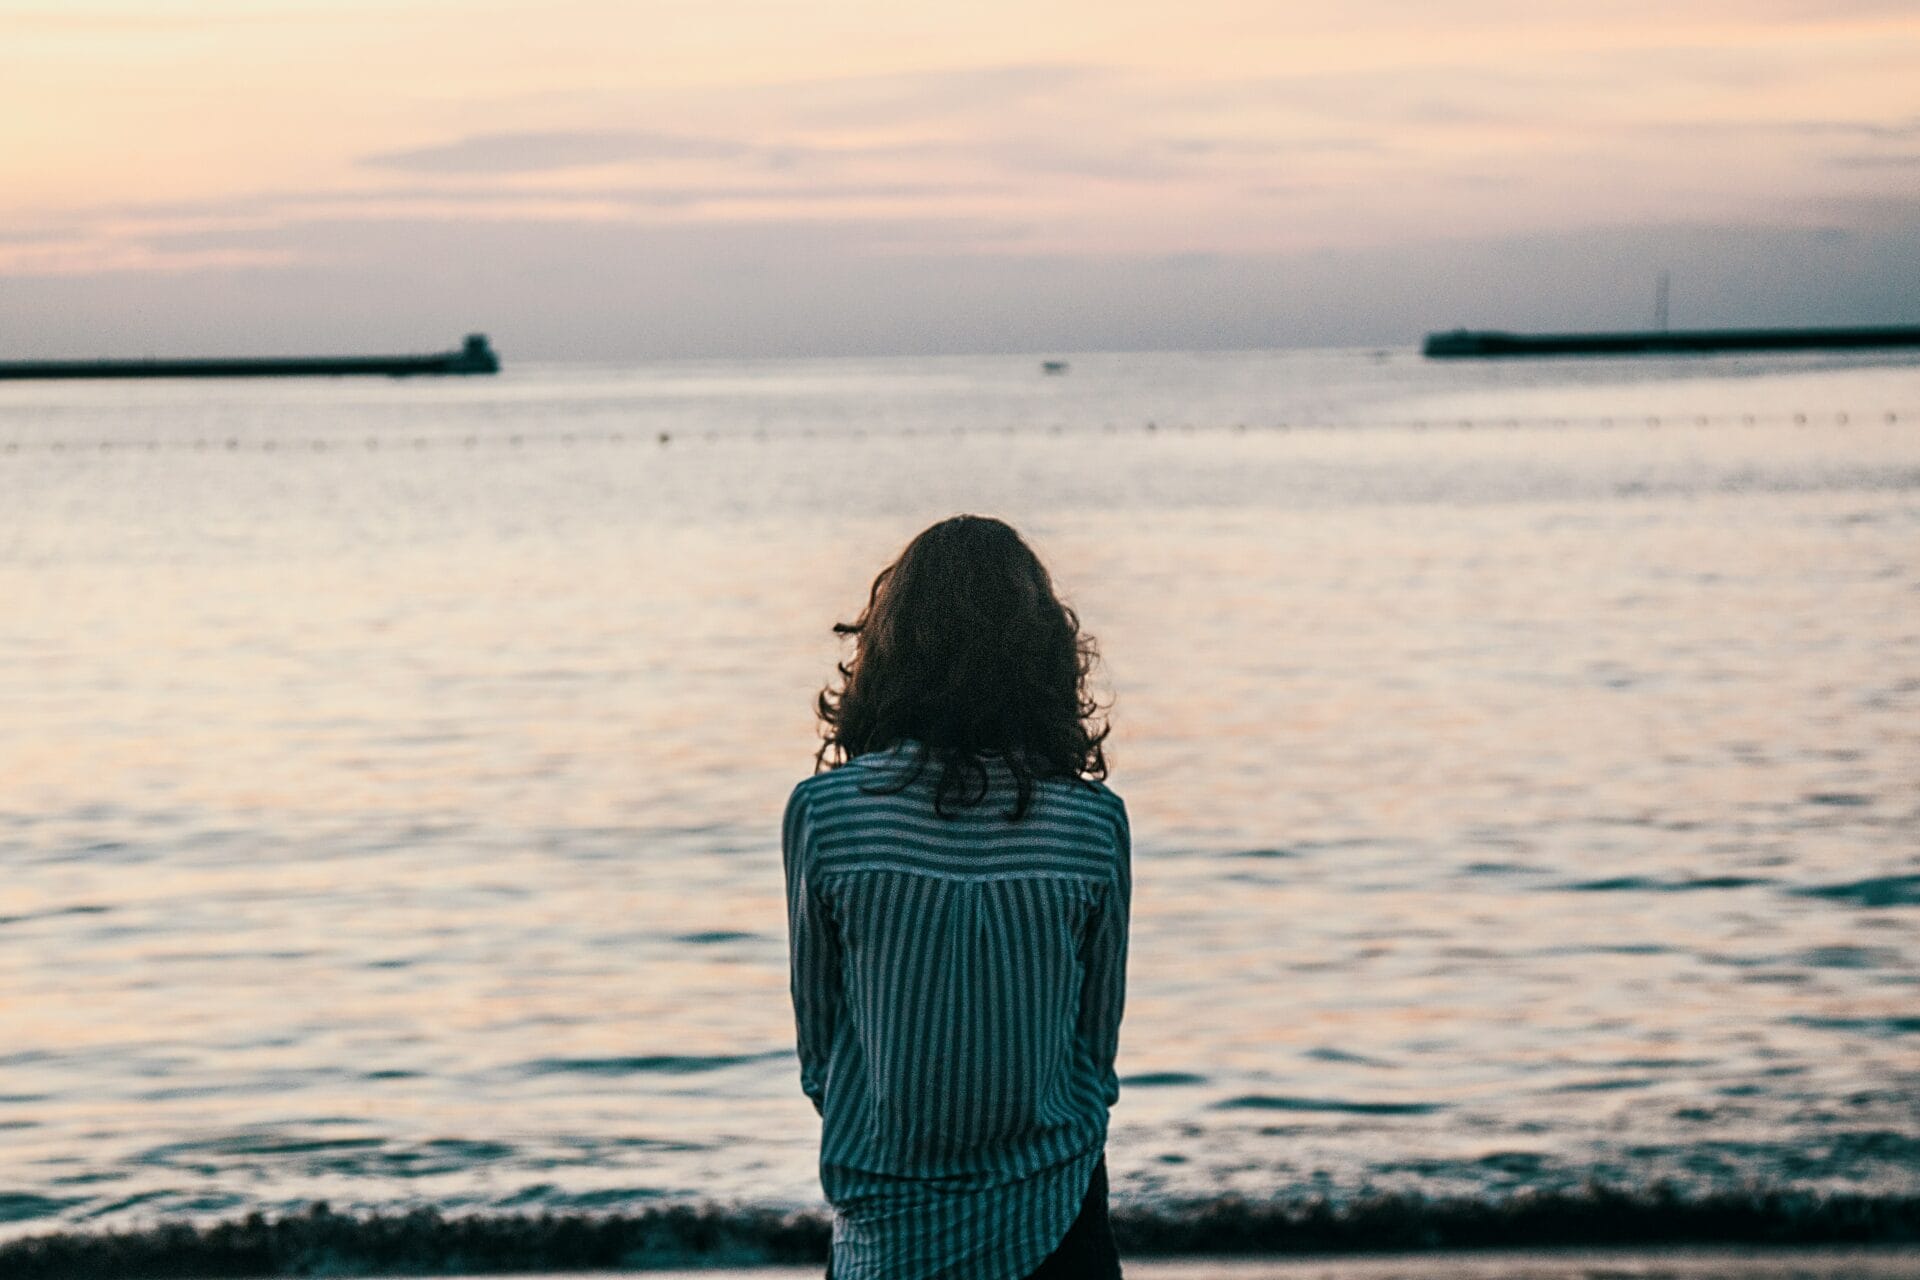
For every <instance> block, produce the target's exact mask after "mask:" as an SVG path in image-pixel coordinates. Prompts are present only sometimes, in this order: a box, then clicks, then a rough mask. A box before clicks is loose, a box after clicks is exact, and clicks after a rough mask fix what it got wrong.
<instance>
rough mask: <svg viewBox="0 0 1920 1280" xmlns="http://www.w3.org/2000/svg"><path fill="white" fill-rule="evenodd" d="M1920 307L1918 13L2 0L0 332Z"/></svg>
mask: <svg viewBox="0 0 1920 1280" xmlns="http://www.w3.org/2000/svg"><path fill="white" fill-rule="evenodd" d="M1662 270H1666V271H1669V272H1671V275H1672V281H1673V284H1672V319H1673V323H1674V325H1675V326H1676V327H1688V326H1696V325H1698V326H1706V325H1743V324H1848V323H1862V324H1867V323H1901V322H1906V323H1920V4H1916V3H1915V0H1886V2H1875V0H1599V2H1596V3H1591V4H1582V5H1565V4H1555V3H1552V2H1551V0H1449V2H1448V3H1445V4H1440V3H1434V2H1433V0H1342V3H1339V4H1329V3H1324V2H1322V3H1314V4H1308V3H1292V2H1289V0H1266V2H1264V3H1257V2H1248V0H1181V2H1180V3H1177V4H1176V3H1171V2H1170V0H1162V2H1160V3H1152V4H1143V3H1136V2H1135V0H1100V2H1099V3H1091V2H1085V0H1061V2H1057V3H1047V2H1044V0H1043V2H1042V3H1033V2H1032V0H1026V2H1023V3H1015V2H1013V0H625V2H614V0H541V2H540V3H528V2H524V0H392V2H390V3H384V4H373V3H362V2H360V0H304V2H293V0H244V2H240V0H139V2H137V3H131V2H126V0H38V2H37V3H35V2H29V3H17V2H15V0H0V358H6V357H7V356H10V355H14V354H16V353H17V354H18V355H21V356H92V355H143V354H200V353H206V354H222V353H228V352H233V353H257V352H277V351H286V352H294V351H302V352H305V351H312V352H333V351H362V350H365V351H385V350H397V351H407V350H434V349H440V348H443V347H448V346H451V345H454V344H455V343H456V342H457V340H458V338H459V337H460V336H461V335H462V334H464V333H466V332H467V331H469V330H474V329H483V330H486V331H487V332H489V333H490V334H492V336H493V337H494V340H495V343H496V345H497V346H498V347H499V348H500V349H501V351H502V354H503V356H504V357H506V358H507V359H509V360H510V361H511V360H512V359H515V358H523V359H535V360H624V359H646V358H681V357H706V356H763V355H764V356H806V355H858V354H892V353H944V352H956V353H960V352H985V351H1025V352H1032V351H1050V350H1059V351H1066V352H1071V351H1091V350H1143V349H1217V348H1248V347H1276V346H1384V345H1395V344H1404V343H1411V342H1414V341H1417V340H1418V338H1419V337H1420V335H1421V334H1422V333H1424V332H1425V331H1427V330H1429V329H1441V328H1452V327H1455V326H1459V325H1468V326H1475V327H1490V328H1491V327H1504V328H1513V329H1543V328H1609V327H1610V328H1622V327H1635V326H1643V325H1646V324H1648V323H1649V322H1650V321H1651V319H1652V316H1653V295H1654V280H1655V278H1656V277H1657V276H1658V274H1659V273H1660V272H1661V271H1662Z"/></svg>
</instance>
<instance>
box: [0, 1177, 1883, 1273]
mask: <svg viewBox="0 0 1920 1280" xmlns="http://www.w3.org/2000/svg"><path fill="white" fill-rule="evenodd" d="M1112 1216H1113V1226H1114V1234H1115V1237H1116V1239H1117V1241H1118V1243H1119V1246H1120V1252H1121V1256H1122V1257H1123V1258H1127V1259H1133V1260H1135V1261H1138V1262H1140V1266H1141V1268H1142V1274H1144V1275H1149V1276H1157V1275H1161V1274H1164V1275H1166V1276H1167V1277H1170V1278H1171V1277H1175V1276H1180V1275H1191V1276H1193V1277H1195V1280H1199V1278H1201V1277H1207V1276H1215V1275H1221V1276H1224V1275H1227V1274H1230V1271H1229V1270H1223V1269H1222V1268H1226V1267H1228V1264H1229V1262H1230V1260H1235V1259H1238V1260H1247V1259H1252V1260H1254V1261H1255V1262H1256V1263H1257V1264H1258V1266H1260V1267H1264V1268H1266V1270H1264V1271H1256V1272H1249V1273H1246V1274H1249V1275H1252V1274H1261V1275H1265V1274H1272V1275H1287V1276H1300V1277H1307V1276H1313V1275H1324V1276H1327V1277H1331V1278H1335V1280H1338V1278H1343V1277H1365V1276H1379V1277H1387V1276H1403V1275H1404V1276H1411V1275H1416V1274H1436V1275H1447V1276H1462V1277H1468V1276H1480V1275H1484V1276H1487V1277H1490V1278H1495V1280H1498V1278H1501V1277H1506V1276H1509V1275H1517V1274H1521V1273H1518V1272H1514V1271H1513V1270H1512V1269H1511V1268H1509V1269H1508V1270H1500V1269H1498V1268H1500V1267H1505V1266H1508V1264H1507V1263H1505V1262H1501V1261H1499V1258H1501V1257H1506V1256H1508V1255H1514V1256H1524V1257H1526V1258H1528V1259H1530V1260H1532V1263H1530V1264H1529V1265H1530V1266H1532V1264H1533V1263H1538V1262H1539V1261H1540V1260H1541V1259H1548V1258H1553V1259H1561V1260H1568V1259H1577V1258H1578V1257H1579V1256H1580V1255H1583V1254H1592V1253H1596V1252H1600V1253H1605V1254H1607V1255H1608V1256H1610V1257H1612V1256H1617V1257H1620V1258H1625V1259H1629V1260H1633V1259H1637V1260H1640V1262H1647V1263H1648V1264H1649V1265H1651V1262H1659V1263H1660V1265H1661V1266H1666V1265H1667V1264H1668V1263H1669V1262H1671V1260H1672V1259H1674V1258H1679V1257H1691V1256H1695V1255H1701V1256H1706V1255H1711V1257H1712V1258H1713V1259H1717V1261H1714V1262H1713V1263H1712V1266H1713V1267H1719V1268H1721V1269H1719V1270H1713V1269H1711V1268H1710V1269H1708V1270H1704V1271H1700V1272H1699V1273H1698V1274H1699V1275H1700V1276H1702V1277H1719V1276H1722V1275H1726V1276H1733V1275H1737V1274H1756V1273H1754V1272H1752V1271H1750V1270H1748V1271H1737V1270H1736V1271H1729V1270H1726V1269H1725V1268H1726V1264H1727V1259H1728V1258H1730V1257H1735V1256H1740V1257H1746V1256H1748V1255H1752V1256H1755V1257H1761V1258H1769V1259H1786V1258H1789V1257H1804V1256H1809V1255H1810V1254H1811V1253H1817V1252H1820V1251H1823V1250H1824V1251H1826V1252H1828V1253H1833V1252H1835V1251H1842V1252H1846V1253H1848V1254H1849V1255H1850V1256H1851V1255H1852V1254H1856V1253H1860V1252H1862V1251H1865V1253H1867V1254H1871V1255H1872V1256H1874V1257H1881V1256H1885V1257H1887V1258H1891V1259H1895V1260H1897V1261H1898V1262H1899V1264H1900V1266H1901V1267H1902V1268H1903V1270H1898V1271H1891V1272H1889V1271H1867V1272H1859V1273H1855V1272H1847V1271H1815V1272H1791V1273H1790V1274H1795V1275H1801V1274H1807V1275H1811V1276H1820V1277H1824V1276H1829V1275H1831V1276H1835V1277H1839V1276H1844V1275H1852V1274H1860V1275H1871V1276H1880V1275H1890V1274H1902V1275H1908V1276H1920V1195H1898V1196H1879V1197H1872V1196H1861V1195H1828V1196H1820V1195H1816V1194H1813V1193H1810V1192H1789V1191H1773V1192H1754V1193H1749V1194H1740V1193H1722V1194H1719V1195H1712V1196H1704V1197H1700V1198H1697V1199H1692V1200H1688V1199H1683V1198H1681V1197H1680V1196H1678V1195H1677V1194H1676V1193H1674V1192H1673V1190H1672V1189H1671V1188H1663V1187H1660V1186H1655V1187H1653V1188H1652V1189H1650V1190H1649V1191H1647V1192H1643V1193H1638V1194H1634V1193H1628V1192H1623V1191H1616V1190H1611V1189H1608V1188H1602V1187H1590V1188H1588V1189H1587V1190H1585V1191H1584V1192H1581V1193H1577V1194H1556V1193H1543V1194H1537V1195H1519V1196H1515V1197H1512V1198H1510V1199H1507V1200H1503V1201H1478V1200H1452V1201H1447V1200H1429V1199H1425V1198H1422V1197H1418V1196H1382V1197H1377V1198H1374V1199H1370V1200H1362V1201H1358V1202H1354V1203H1350V1204H1346V1205H1340V1206H1335V1205H1330V1204H1328V1203H1327V1202H1324V1201H1310V1202H1306V1203H1296V1204H1287V1203H1282V1202H1267V1203H1257V1202H1249V1201H1244V1200H1239V1199H1232V1198H1224V1199H1220V1200H1214V1201H1207V1202H1201V1203H1198V1204H1192V1205H1187V1206H1171V1205H1170V1206H1163V1207H1157V1208H1145V1207H1137V1206H1130V1205H1122V1206H1117V1207H1116V1208H1115V1210H1114V1212H1113V1215H1112ZM15 1225H16V1226H18V1225H19V1224H17V1223H16V1224H15ZM828 1234H829V1232H828V1223H827V1220H826V1218H825V1216H824V1215H823V1214H822V1213H820V1212H819V1211H818V1210H798V1211H795V1210H776V1209H765V1208H753V1207H750V1206H724V1205H714V1204H705V1205H662V1206H655V1207H650V1208H647V1209H642V1210H638V1211H635V1212H630V1213H622V1214H601V1215H595V1214H586V1213H568V1214H554V1213H540V1214H529V1213H485V1212H481V1213H469V1214H453V1215H448V1214H443V1213H441V1212H440V1211H439V1210H437V1209H433V1208H416V1209H412V1210H405V1211H386V1212H369V1213H365V1214H350V1213H335V1212H333V1211H332V1210H331V1209H330V1208H328V1206H327V1205H325V1204H323V1203H315V1204H313V1205H311V1206H310V1207H309V1208H308V1209H307V1210H306V1211H305V1212H304V1213H289V1214H285V1215H282V1216H278V1217H268V1216H266V1215H265V1214H262V1213H253V1214H248V1215H247V1216H245V1217H243V1218H235V1219H225V1220H220V1221H215V1222H211V1223H207V1224H204V1225H201V1224H193V1223H189V1222H179V1221H175V1222H166V1221H162V1222H159V1223H157V1224H152V1225H143V1226H132V1227H128V1228H126V1229H121V1230H104V1231H85V1230H79V1231H76V1230H71V1229H68V1230H55V1231H50V1232H46V1233H42V1234H37V1235H20V1236H15V1237H13V1238H11V1239H4V1240H0V1275H4V1276H6V1277H7V1280H214V1278H215V1277H223V1278H228V1280H242V1278H244V1280H264V1278H267V1277H281V1276H286V1277H293V1276H319V1275H324V1276H328V1277H367V1278H369V1280H372V1278H377V1277H387V1276H399V1275H474V1276H477V1275H519V1276H556V1275H561V1274H575V1275H578V1274H591V1273H596V1272H598V1273H605V1272H612V1271H628V1270H647V1271H655V1272H658V1271H665V1270H670V1269H673V1268H699V1269H700V1273H701V1274H702V1275H705V1276H708V1277H712V1276H713V1275H715V1274H716V1271H717V1270H724V1269H727V1268H732V1269H736V1270H738V1269H743V1268H751V1269H753V1273H754V1274H757V1275H762V1276H769V1275H775V1274H781V1275H784V1274H786V1272H785V1271H783V1270H781V1268H783V1267H785V1268H794V1267H799V1268H802V1269H803V1270H802V1271H796V1272H794V1274H814V1273H816V1272H817V1270H818V1268H819V1267H820V1266H821V1264H822V1263H824V1261H825V1258H826V1252H827V1243H828ZM1394 1258H1399V1259H1402V1260H1405V1259H1409V1258H1411V1259H1417V1260H1418V1263H1417V1265H1416V1266H1415V1267H1414V1269H1413V1270H1408V1269H1407V1267H1408V1266H1409V1265H1413V1264H1407V1263H1405V1262H1404V1261H1403V1262H1402V1263H1399V1264H1396V1263H1393V1262H1392V1259H1394ZM1146 1259H1153V1260H1155V1261H1152V1262H1145V1261H1141V1260H1146ZM1474 1259H1481V1260H1482V1261H1485V1260H1487V1259H1493V1261H1490V1262H1487V1266H1491V1267H1494V1268H1495V1269H1493V1270H1484V1269H1482V1270H1474V1269H1473V1268H1474V1267H1478V1266H1480V1263H1479V1262H1474V1261H1473V1260H1474ZM1650 1260H1651V1261H1650ZM1282 1264H1284V1266H1285V1267H1286V1268H1287V1269H1286V1270H1275V1269H1274V1268H1277V1267H1281V1266H1282ZM1469 1264H1471V1265H1469ZM1396 1265H1398V1266H1400V1268H1401V1269H1399V1270H1394V1269H1393V1267H1394V1266H1396ZM1568 1265H1570V1266H1572V1265H1575V1264H1574V1263H1572V1262H1570V1263H1569V1264H1568ZM1635 1265H1639V1263H1636V1264H1635ZM1822 1265H1825V1264H1822ZM1183 1266H1184V1267H1188V1268H1189V1269H1188V1271H1185V1272H1183V1271H1180V1270H1179V1268H1180V1267H1183ZM1316 1266H1317V1267H1319V1268H1321V1270H1319V1271H1314V1270H1312V1269H1311V1268H1313V1267H1316ZM1303 1267H1304V1268H1308V1269H1306V1270H1302V1269H1301V1268H1303ZM1382 1267H1385V1268H1387V1269H1386V1270H1381V1269H1380V1268H1382ZM768 1268H772V1269H773V1270H768ZM1163 1268H1173V1269H1172V1270H1165V1271H1163V1270H1162V1269H1163ZM1195 1268H1197V1270H1196V1269H1195ZM1462 1268H1466V1269H1464V1270H1463V1269H1462ZM1232 1274H1240V1273H1238V1272H1232ZM1524 1274H1536V1275H1542V1274H1544V1275H1559V1274H1564V1275H1566V1276H1569V1277H1572V1276H1584V1275H1585V1274H1586V1273H1585V1272H1581V1271H1579V1270H1568V1271H1564V1272H1548V1271H1541V1270H1539V1269H1538V1268H1537V1267H1534V1268H1533V1269H1532V1270H1528V1271H1526V1272H1524ZM1609 1274H1610V1275H1612V1274H1621V1275H1633V1274H1635V1273H1634V1272H1631V1271H1627V1272H1621V1271H1619V1270H1618V1269H1617V1268H1616V1269H1615V1270H1613V1271H1610V1272H1609ZM1659 1274H1661V1275H1673V1274H1680V1273H1675V1272H1672V1271H1671V1270H1670V1269H1669V1270H1664V1271H1660V1272H1659ZM1685 1274H1689V1275H1691V1274H1694V1273H1692V1272H1688V1273H1685ZM1781 1274H1782V1275H1785V1274H1789V1273H1788V1272H1782V1273H1781Z"/></svg>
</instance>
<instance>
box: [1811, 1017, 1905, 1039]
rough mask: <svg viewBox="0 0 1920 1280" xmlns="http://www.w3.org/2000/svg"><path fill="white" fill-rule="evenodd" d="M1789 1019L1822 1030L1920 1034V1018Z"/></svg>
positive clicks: (1882, 1034)
mask: <svg viewBox="0 0 1920 1280" xmlns="http://www.w3.org/2000/svg"><path fill="white" fill-rule="evenodd" d="M1787 1021H1789V1022H1791V1023H1793V1024H1794V1025H1795V1026H1800V1027H1813V1028H1815V1029H1817V1030H1820V1031H1864V1032H1866V1033H1867V1034H1868V1035H1880V1036H1912V1035H1920V1018H1814V1017H1799V1018H1789V1019H1787Z"/></svg>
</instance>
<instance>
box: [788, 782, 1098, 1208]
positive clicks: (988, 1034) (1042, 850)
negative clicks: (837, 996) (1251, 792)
mask: <svg viewBox="0 0 1920 1280" xmlns="http://www.w3.org/2000/svg"><path fill="white" fill-rule="evenodd" d="M913 750H914V748H913V747H912V746H911V745H908V746H905V747H903V748H900V749H896V750H894V751H891V752H885V753H876V754H873V755H868V756H863V757H861V758H860V759H858V760H856V761H855V762H854V763H853V764H851V765H850V766H848V767H846V768H843V769H838V770H835V771H833V772H831V773H826V774H821V775H818V776H816V777H813V778H810V779H808V780H807V781H805V782H803V783H801V784H800V786H799V787H798V788H797V789H796V791H795V805H796V807H797V812H796V813H795V814H794V815H793V821H794V822H796V823H797V824H799V826H800V828H801V834H800V839H799V840H798V842H797V843H798V844H799V845H800V847H801V849H802V850H803V851H804V853H803V858H804V861H803V865H802V875H801V878H802V879H803V880H804V882H805V884H806V885H807V887H808V888H809V889H810V891H811V893H812V895H813V898H814V900H815V902H816V903H817V910H818V911H819V912H820V913H821V914H822V916H823V917H824V918H825V921H830V923H831V927H832V928H833V930H834V934H835V936H834V943H835V949H836V950H837V952H838V955H837V957H836V959H837V962H838V967H839V974H840V980H841V982H842V984H843V987H842V1006H841V1007H842V1010H843V1014H842V1016H841V1017H840V1018H839V1019H837V1020H836V1023H835V1027H834V1030H835V1032H836V1034H835V1036H834V1038H833V1040H832V1041H831V1043H828V1044H825V1045H819V1044H816V1046H815V1048H816V1049H817V1050H820V1051H823V1055H824V1056H823V1060H822V1061H821V1062H820V1063H819V1068H820V1069H819V1072H818V1073H817V1074H816V1075H815V1079H816V1080H817V1081H818V1083H819V1085H820V1086H821V1087H822V1092H821V1095H820V1098H821V1101H822V1102H823V1105H824V1108H825V1110H824V1116H825V1120H826V1127H827V1133H826V1135H825V1137H826V1141H825V1143H824V1144H823V1155H822V1164H823V1171H824V1168H825V1167H833V1168H836V1169H839V1170H844V1171H845V1172H846V1173H847V1174H875V1175H881V1176H889V1177H907V1178H925V1177H952V1176H955V1175H966V1176H969V1177H982V1178H987V1179H990V1180H995V1181H998V1180H1003V1179H1016V1180H1017V1179H1019V1178H1023V1177H1026V1176H1028V1175H1030V1174H1031V1173H1032V1172H1034V1171H1035V1170H1036V1169H1039V1168H1043V1167H1046V1166H1048V1165H1052V1164H1058V1163H1060V1162H1061V1161H1062V1160H1065V1159H1067V1158H1069V1157H1071V1156H1073V1155H1075V1154H1078V1153H1079V1152H1081V1151H1084V1150H1085V1149H1086V1148H1087V1147H1088V1146H1089V1145H1090V1144H1093V1143H1097V1142H1099V1141H1100V1140H1102V1139H1103V1138H1104V1136H1105V1127H1106V1111H1107V1108H1108V1107H1109V1106H1110V1105H1111V1104H1112V1102H1113V1100H1114V1097H1115V1095H1116V1093H1117V1087H1116V1082H1115V1079H1114V1075H1113V1046H1114V1040H1115V1037H1116V1035H1117V1031H1118V1026H1119V1013H1120V999H1121V995H1122V981H1121V979H1122V974H1123V972H1124V969H1123V966H1124V962H1125V950H1124V948H1125V942H1126V939H1125V924H1126V910H1127V896H1128V889H1129V876H1128V866H1127V825H1126V821H1127V820H1126V810H1125V807H1124V806H1123V805H1122V803H1121V801H1120V799H1119V797H1118V796H1116V795H1114V793H1113V792H1111V791H1109V790H1108V789H1107V788H1106V787H1104V786H1102V785H1100V784H1098V783H1085V782H1080V781H1078V780H1041V781H1040V782H1038V783H1037V784H1036V787H1035V791H1034V796H1033V800H1032V804H1031V807H1030V809H1029V811H1028V812H1027V814H1026V815H1025V816H1024V817H1023V818H1022V819H1021V820H1020V821H1019V822H1009V821H1008V820H1007V817H1006V811H1007V809H1008V807H1009V804H1010V802H1011V798H1012V793H1013V784H1012V781H1011V779H1010V778H1009V777H1007V776H1006V774H1005V772H1004V770H1003V769H1002V770H998V771H995V772H993V773H990V779H991V783H990V790H989V794H988V795H987V796H986V797H985V798H984V799H983V800H982V801H981V802H980V803H978V804H976V805H973V806H970V807H968V808H965V809H962V810H960V811H958V812H957V813H955V814H953V815H951V816H948V817H944V818H943V817H938V816H936V815H935V814H934V811H933V804H932V794H931V789H932V785H933V783H932V780H931V778H930V777H929V776H928V775H926V774H923V775H922V777H921V778H920V779H919V780H918V781H917V782H916V783H915V785H913V786H910V787H909V788H907V789H906V790H904V791H900V792H896V793H891V794H886V793H881V794H875V793H873V791H872V790H871V788H872V787H873V786H874V785H875V784H876V782H881V781H884V780H885V779H886V778H887V777H888V776H889V775H890V774H892V773H894V772H895V771H897V770H898V769H900V768H901V767H902V762H903V758H910V756H911V754H912V752H913ZM823 922H824V921H823ZM806 923H807V922H806V920H805V919H804V918H803V919H802V921H801V924H802V926H803V927H804V926H805V924H806ZM823 959H824V957H823ZM817 976H819V977H821V978H824V977H825V976H826V975H817ZM829 1194H831V1192H829Z"/></svg>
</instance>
